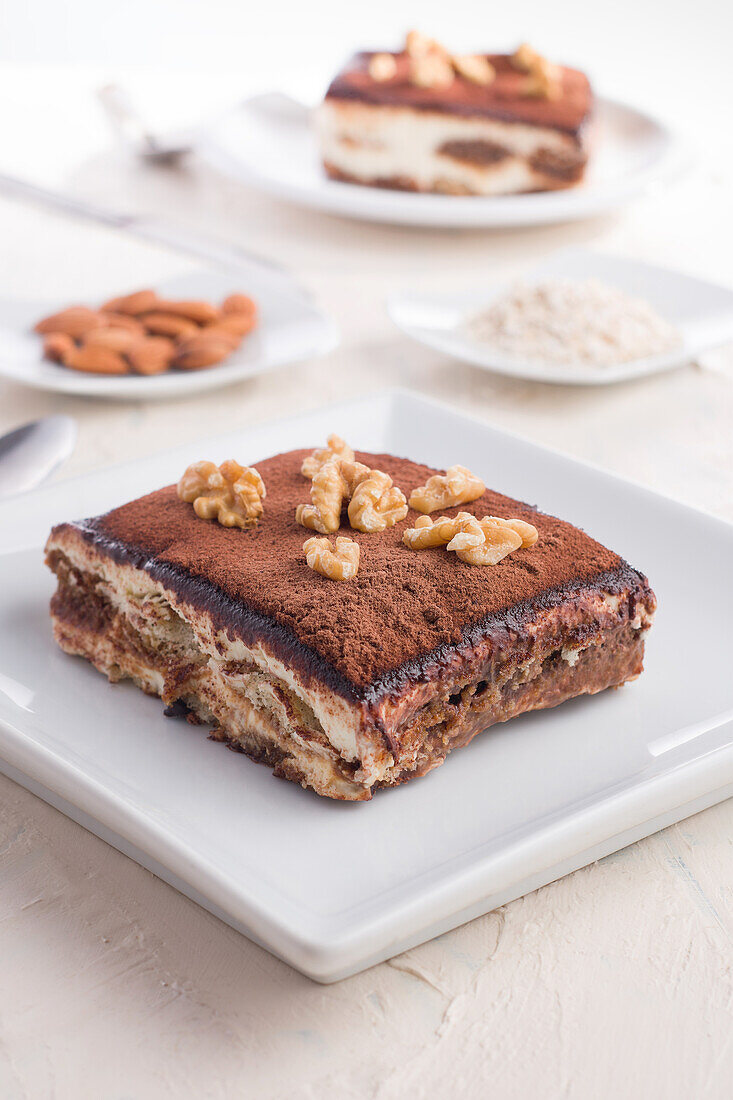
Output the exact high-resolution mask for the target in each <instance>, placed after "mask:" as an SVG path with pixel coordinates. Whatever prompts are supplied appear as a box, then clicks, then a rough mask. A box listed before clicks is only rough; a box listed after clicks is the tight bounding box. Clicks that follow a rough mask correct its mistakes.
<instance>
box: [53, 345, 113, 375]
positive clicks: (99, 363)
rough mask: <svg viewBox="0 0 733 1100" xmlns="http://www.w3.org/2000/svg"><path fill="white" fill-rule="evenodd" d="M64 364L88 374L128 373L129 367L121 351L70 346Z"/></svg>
mask: <svg viewBox="0 0 733 1100" xmlns="http://www.w3.org/2000/svg"><path fill="white" fill-rule="evenodd" d="M63 362H64V366H66V367H71V369H72V370H80V371H85V372H86V373H87V374H128V373H129V368H128V366H127V363H126V362H125V360H124V359H123V358H122V356H121V355H120V353H119V352H117V351H112V350H111V348H94V347H89V346H88V345H87V346H85V347H81V348H77V347H73V348H70V349H69V350H68V351H67V352H66V354H65V355H64V359H63Z"/></svg>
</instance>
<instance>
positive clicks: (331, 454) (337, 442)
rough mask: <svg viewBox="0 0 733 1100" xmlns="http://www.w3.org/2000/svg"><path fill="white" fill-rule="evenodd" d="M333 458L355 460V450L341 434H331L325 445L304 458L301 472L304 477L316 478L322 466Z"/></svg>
mask: <svg viewBox="0 0 733 1100" xmlns="http://www.w3.org/2000/svg"><path fill="white" fill-rule="evenodd" d="M332 458H344V459H346V460H347V461H348V462H353V461H354V452H353V451H352V449H351V447H350V446H349V444H348V443H345V442H344V440H343V439H342V438H341V436H340V435H335V434H331V435H329V437H328V442H327V444H326V446H325V447H319V448H318V449H316V450H315V451H314V452H313V454H311V455H308V457H307V458H305V459H303V465H302V466H301V467H300V472H301V474H302V475H303V477H309V478H314V477H315V476H316V474H317V473H318V471H319V470H320V468H321V466H324V465H325V464H326V463H327V462H330V460H331V459H332Z"/></svg>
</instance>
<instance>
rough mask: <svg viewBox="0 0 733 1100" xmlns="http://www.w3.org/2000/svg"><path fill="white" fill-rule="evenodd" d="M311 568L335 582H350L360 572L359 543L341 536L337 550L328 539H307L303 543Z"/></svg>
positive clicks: (337, 542)
mask: <svg viewBox="0 0 733 1100" xmlns="http://www.w3.org/2000/svg"><path fill="white" fill-rule="evenodd" d="M303 550H304V551H305V560H306V561H307V563H308V566H309V568H311V569H313V570H314V571H315V572H316V573H320V574H321V576H323V577H330V579H331V580H334V581H349V580H351V579H352V577H355V576H356V574H357V573H358V571H359V552H360V550H359V543H358V542H354V541H353V539H347V538H345V537H344V536H343V535H339V537H338V538H337V539H336V546H335V548H334V547H333V546H332V545H331V543H330V542H329V540H328V539H327V538H320V539H318V538H316V537H315V536H314V537H313V538H310V539H306V540H305V542H304V543H303Z"/></svg>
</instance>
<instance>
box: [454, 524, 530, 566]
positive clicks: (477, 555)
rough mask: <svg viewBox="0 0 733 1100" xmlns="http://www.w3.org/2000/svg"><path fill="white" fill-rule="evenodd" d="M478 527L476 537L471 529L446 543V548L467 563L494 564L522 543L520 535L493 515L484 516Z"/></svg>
mask: <svg viewBox="0 0 733 1100" xmlns="http://www.w3.org/2000/svg"><path fill="white" fill-rule="evenodd" d="M478 528H479V537H478V538H477V537H476V533H475V532H474V531H471V532H467V533H466V534H464V535H460V534H459V535H457V536H456V537H455V538H454V539H452V540H451V541H450V542H449V543H448V549H449V550H455V552H456V554H457V555H458V557H459V558H460V559H461V561H465V562H467V563H468V564H469V565H496V564H497V563H498V562H500V561H501V559H502V558H505V557H506V556H507V554H511V552H512V550H518V549H519V547H520V546H521V545H522V536H521V535H518V534H517V532H516V531H514V530H513V529H512V528H511V527H509V526H508V524H505V523H504V522H503V521H502V520H500V519H497V518H496V517H495V516H484V518H483V519H482V520H479V523H478Z"/></svg>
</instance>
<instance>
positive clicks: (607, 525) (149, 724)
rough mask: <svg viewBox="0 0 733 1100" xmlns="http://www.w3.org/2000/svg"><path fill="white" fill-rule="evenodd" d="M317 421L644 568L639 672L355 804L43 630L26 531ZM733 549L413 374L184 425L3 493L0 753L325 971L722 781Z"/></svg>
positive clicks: (731, 787)
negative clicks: (297, 409) (648, 624)
mask: <svg viewBox="0 0 733 1100" xmlns="http://www.w3.org/2000/svg"><path fill="white" fill-rule="evenodd" d="M347 429H348V432H347ZM331 431H341V432H343V433H344V434H348V438H349V440H350V441H351V442H352V443H353V444H354V445H356V446H359V447H363V448H365V449H368V450H371V451H376V452H382V451H391V452H393V453H397V454H407V455H411V456H412V457H414V458H415V459H418V460H419V461H423V462H428V463H431V464H432V465H435V466H439V467H446V466H448V465H449V464H450V463H452V462H456V461H461V462H465V463H466V464H467V465H468V466H469V467H470V468H471V469H473V470H475V471H476V473H478V474H479V475H481V476H482V477H484V478H485V479H486V480H487V482H488V483H490V484H492V485H495V486H496V487H497V488H499V489H501V490H503V491H504V492H506V493H509V494H512V495H513V496H516V497H519V498H520V499H524V500H531V501H536V502H537V503H538V504H539V505H540V506H541V507H542V508H544V509H546V510H547V511H548V512H552V513H555V514H557V515H560V516H563V517H564V518H566V519H568V520H570V521H572V522H573V523H577V524H580V525H581V526H582V527H584V528H585V529H586V530H588V531H589V532H591V533H592V534H593V535H595V536H596V537H597V538H599V539H601V540H602V541H603V542H605V543H607V544H608V545H609V546H612V547H613V548H614V549H615V550H617V551H618V552H619V553H620V554H622V555H623V556H624V557H626V558H627V559H628V560H629V561H631V562H632V563H633V564H634V565H636V566H638V567H639V568H641V569H644V570H645V571H647V572H648V575H649V578H650V580H651V583H652V585H653V587H654V589H655V591H656V593H657V596H658V599H659V611H658V614H657V621H656V622H655V624H654V626H653V627H652V630H651V632H650V634H649V640H648V645H647V654H646V660H645V665H646V669H645V671H644V673H643V675H642V676H641V677H640V678H639V680H638V681H637V682H636V683H633V684H629V685H627V686H626V687H624V688H622V689H621V690H619V691H606V692H602V693H601V694H600V695H596V696H593V697H586V698H583V699H577V700H574V701H572V702H570V703H565V704H563V706H561V707H557V708H556V709H554V710H547V711H541V712H537V713H535V714H528V715H525V716H523V717H522V718H517V719H514V720H513V721H511V722H508V723H506V724H505V725H501V726H496V727H494V728H493V729H492V730H490V731H487V732H486V733H484V734H481V735H479V736H478V737H477V738H476V739H475V740H474V741H473V742H472V743H471V744H470V745H469V746H468V747H466V748H463V749H458V750H456V751H455V752H454V753H452V754H451V756H450V757H449V758H448V760H447V761H446V763H445V764H444V765H443V766H442V767H440V768H436V769H435V771H433V772H431V773H430V774H429V775H427V776H425V777H424V778H422V779H416V780H414V781H413V782H410V783H407V784H405V786H403V787H398V788H396V789H394V790H388V791H380V792H377V794H376V795H375V797H374V799H373V800H372V801H371V802H359V803H343V802H341V803H339V802H332V801H329V800H328V799H324V798H318V797H317V796H316V795H314V794H312V793H310V792H308V791H303V790H301V789H300V787H298V786H296V785H295V784H293V783H286V782H283V781H282V780H279V779H275V778H273V776H272V775H271V774H270V771H269V769H268V768H266V767H263V766H262V765H258V764H254V763H252V762H251V761H250V760H248V759H247V758H246V757H244V756H240V755H238V754H235V753H231V752H227V751H226V750H225V749H224V747H223V746H222V745H218V744H214V743H212V742H211V741H209V740H207V738H206V734H205V730H204V729H203V728H201V727H192V726H190V725H188V724H187V723H186V722H185V721H180V720H173V719H169V718H165V717H164V716H163V708H162V706H161V704H160V701H159V700H158V699H153V698H150V697H148V696H146V695H143V694H142V692H140V691H138V690H137V689H136V688H134V687H132V686H131V685H129V684H115V685H110V684H108V683H107V681H106V680H105V679H104V677H102V676H101V675H100V674H99V673H98V672H95V670H94V669H93V668H91V666H90V665H88V664H87V663H86V662H84V661H82V660H80V659H77V658H72V657H68V656H67V655H65V654H64V653H62V652H61V651H60V650H59V649H58V647H57V646H56V645H55V644H54V642H53V640H52V638H51V627H50V622H49V617H48V599H49V597H50V595H51V592H52V591H53V587H54V578H53V577H52V576H51V574H50V572H49V571H48V570H47V569H46V568H45V567H44V565H43V556H42V549H41V548H42V546H43V543H44V540H45V538H46V535H47V533H48V530H49V528H50V527H51V525H52V524H54V523H56V522H59V521H61V520H65V519H70V518H74V517H81V516H87V515H93V514H95V513H98V512H100V511H104V510H106V509H108V508H110V507H113V506H114V505H117V504H120V503H122V502H123V501H125V500H129V499H131V498H132V497H134V496H137V495H138V494H141V493H144V492H147V491H148V490H151V489H153V488H156V487H157V486H159V485H163V484H166V483H169V482H171V481H173V480H175V479H176V478H177V477H178V476H179V475H180V472H181V470H182V469H184V468H185V466H186V464H187V463H189V462H191V461H193V460H195V459H198V458H201V457H202V455H205V456H206V457H208V458H212V459H213V460H215V461H217V462H218V461H221V460H222V459H223V458H227V457H231V455H232V454H235V455H236V456H237V457H238V458H240V459H241V460H242V461H255V460H256V459H258V458H259V457H260V456H264V455H267V454H273V453H275V452H277V451H282V450H287V449H290V448H293V447H306V446H313V445H314V444H317V443H319V442H321V441H323V440H324V439H325V438H326V436H327V435H328V433H329V432H331ZM701 546H704V547H705V561H704V564H701V563H700V547H701ZM731 558H733V526H731V525H728V524H726V523H724V522H722V521H721V520H718V519H715V518H713V517H711V516H706V515H703V514H702V513H700V512H696V511H694V510H693V509H691V508H686V507H684V506H683V505H681V504H677V503H675V502H673V501H670V500H666V499H664V498H663V497H660V496H657V495H656V494H654V493H651V492H649V491H648V490H645V489H643V488H640V487H639V486H637V485H633V484H631V483H629V482H626V481H622V480H620V479H618V478H615V477H612V476H611V475H609V474H607V473H604V472H603V471H601V470H597V469H594V468H592V467H589V466H586V465H583V464H582V463H579V462H576V461H574V460H572V459H570V458H566V457H564V456H563V455H560V454H557V453H555V452H553V451H549V450H546V449H544V448H542V447H537V446H535V445H534V444H532V443H530V442H528V441H526V440H523V439H518V438H516V437H515V436H511V435H506V434H504V433H503V432H500V431H497V430H496V429H494V428H491V427H489V426H488V425H487V424H484V423H481V422H480V421H477V420H474V419H472V418H470V417H467V416H464V415H462V414H460V413H458V412H454V411H452V410H451V409H448V408H446V407H445V406H442V405H439V404H436V403H434V402H431V401H427V400H425V399H423V398H421V397H417V396H415V395H412V394H407V393H399V392H398V393H386V394H381V395H377V396H375V397H371V398H368V399H361V400H358V401H352V402H349V403H347V404H344V405H341V406H338V407H335V408H328V409H322V410H319V411H316V412H311V413H307V414H304V415H302V416H299V417H297V418H295V419H292V420H288V421H285V422H282V423H278V424H269V425H256V424H255V425H248V426H247V428H246V429H243V430H240V431H238V432H237V433H235V434H232V435H225V436H222V437H219V438H216V439H213V440H208V441H203V442H202V441H191V442H187V443H186V444H185V446H183V447H181V448H179V449H176V450H175V451H170V452H167V453H165V454H162V455H159V456H157V457H153V458H146V459H142V460H139V461H136V462H132V463H128V464H126V465H123V466H118V467H116V468H113V469H108V470H101V471H96V472H94V473H91V474H88V475H86V476H84V477H81V478H77V479H75V480H71V481H66V482H60V483H58V484H55V485H53V486H51V487H49V488H47V489H41V490H38V491H36V492H34V493H30V494H26V495H24V496H19V497H18V498H17V499H16V500H14V501H13V522H12V523H8V524H5V525H4V526H2V527H0V770H2V771H3V772H5V773H6V774H7V775H9V776H11V777H12V778H13V779H16V780H17V781H18V782H20V783H22V784H24V785H25V786H27V787H28V788H29V789H30V790H32V791H34V792H35V793H37V794H38V795H40V796H41V797H42V798H45V799H46V800H47V801H49V802H50V803H51V804H52V805H54V806H57V807H58V808H59V809H61V810H62V811H63V812H64V813H66V814H67V815H68V816H70V817H72V818H74V820H76V821H79V822H80V823H81V824H83V825H84V826H85V827H86V828H88V829H91V830H92V831H93V832H95V833H97V835H99V836H101V837H102V838H103V839H104V840H106V841H107V842H108V843H110V844H113V845H114V846H115V847H117V848H119V849H120V850H121V851H123V852H125V853H126V854H127V855H129V856H131V857H132V858H133V859H135V860H137V861H138V862H139V863H142V864H143V865H144V866H146V867H148V868H150V869H151V870H152V871H154V873H155V874H156V875H158V876H159V877H160V878H163V879H165V880H166V881H167V882H169V883H171V884H172V885H174V886H175V887H176V888H177V889H179V890H181V891H183V892H184V893H185V894H187V895H188V896H189V897H192V898H194V899H195V900H196V901H197V902H199V903H200V904H201V905H203V906H205V907H206V908H207V909H209V910H211V912H213V913H216V914H217V915H218V916H219V917H221V919H222V920H225V921H227V922H228V923H229V924H231V925H232V926H233V927H234V928H237V929H239V930H240V931H242V932H244V933H245V934H246V935H248V936H249V937H250V938H252V939H254V940H256V941H257V942H258V943H260V944H261V945H263V946H264V947H266V948H268V949H269V950H270V951H272V952H274V953H275V954H276V955H278V956H280V957H281V958H283V959H285V960H286V961H287V962H289V963H290V964H291V965H292V966H295V967H297V968H298V969H299V970H302V971H303V972H304V973H306V974H308V975H310V976H311V977H313V978H315V979H317V980H319V981H335V980H336V979H338V978H342V977H345V976H346V975H348V974H351V973H354V972H355V971H357V970H361V969H363V968H365V967H367V966H371V965H372V964H374V963H376V962H379V961H380V960H382V959H385V958H389V957H390V956H392V955H395V954H397V953H398V952H400V951H403V950H405V949H407V948H408V947H412V946H414V945H415V944H417V943H422V942H423V941H425V940H427V939H430V938H431V937H432V936H435V935H438V934H439V933H442V932H445V931H447V930H448V929H450V928H453V927H455V926H456V925H458V924H462V923H463V922H465V921H467V920H470V919H471V918H473V917H476V916H479V915H480V914H481V913H485V912H488V911H489V910H490V909H493V908H495V907H496V906H498V905H502V904H504V903H506V902H508V901H510V900H511V899H512V898H516V897H519V896H520V895H521V894H523V893H526V892H528V891H529V890H534V889H536V888H537V887H539V886H541V885H543V884H544V883H547V882H550V881H552V880H553V879H556V878H559V877H560V876H561V875H564V874H567V873H568V872H569V871H572V870H574V869H575V868H577V867H582V866H584V865H585V864H586V863H589V862H591V861H592V860H595V859H598V858H600V857H601V856H603V855H606V854H608V853H609V852H613V851H616V850H618V849H619V848H622V847H624V846H625V845H627V844H629V843H631V842H632V841H633V840H637V839H638V838H640V837H643V836H647V835H649V834H650V833H652V832H654V831H655V830H657V829H660V828H662V827H663V826H666V825H668V824H671V823H672V822H674V821H678V820H680V819H681V818H683V817H686V816H687V815H689V814H691V813H695V812H697V811H698V810H700V809H703V808H704V807H705V806H709V805H712V804H713V803H715V802H718V801H720V800H722V799H723V798H727V797H729V796H730V795H731V794H733V678H731V675H730V625H729V624H730V622H731V619H732V618H733V586H731V584H730V583H729V581H728V578H729V574H730V561H731ZM691 568H692V569H693V570H694V576H691V572H690V571H691ZM578 889H582V884H581V885H579V886H578Z"/></svg>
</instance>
